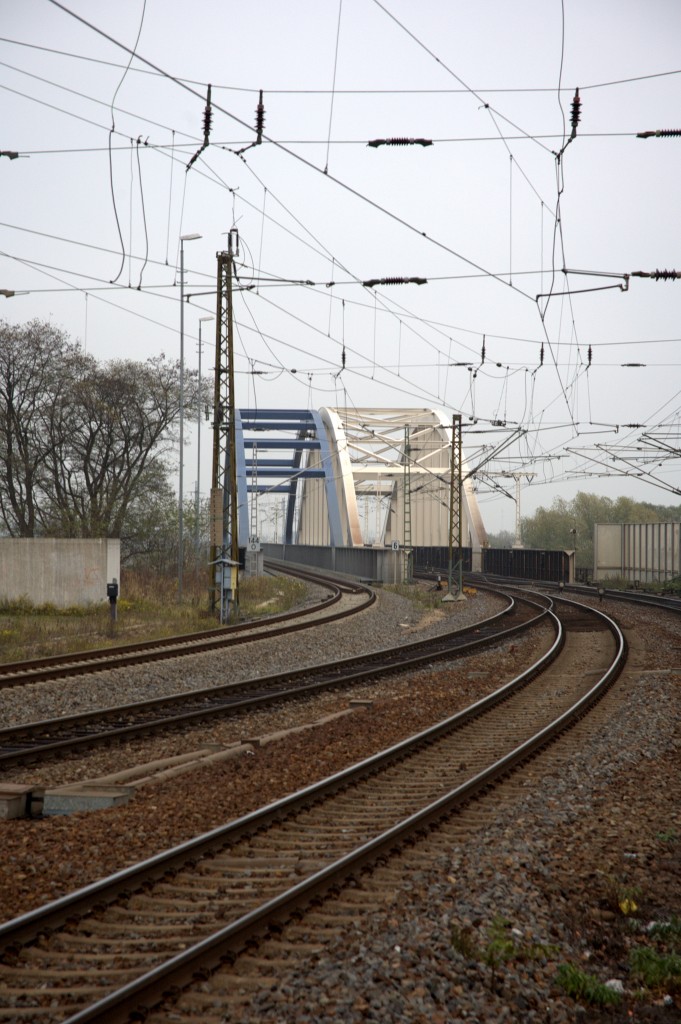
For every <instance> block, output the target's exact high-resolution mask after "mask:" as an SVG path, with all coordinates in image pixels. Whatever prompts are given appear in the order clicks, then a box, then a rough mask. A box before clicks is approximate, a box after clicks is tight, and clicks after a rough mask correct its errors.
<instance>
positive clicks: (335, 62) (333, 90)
mask: <svg viewBox="0 0 681 1024" xmlns="http://www.w3.org/2000/svg"><path fill="white" fill-rule="evenodd" d="M342 12H343V0H338V26H337V28H336V51H335V54H334V58H333V82H332V85H331V107H330V110H329V132H328V139H327V142H326V163H325V165H324V174H328V173H329V150H330V148H331V124H332V121H333V101H334V99H335V93H336V71H337V69H338V44H339V42H340V27H341V14H342Z"/></svg>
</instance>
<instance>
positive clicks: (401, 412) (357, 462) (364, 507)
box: [235, 408, 487, 568]
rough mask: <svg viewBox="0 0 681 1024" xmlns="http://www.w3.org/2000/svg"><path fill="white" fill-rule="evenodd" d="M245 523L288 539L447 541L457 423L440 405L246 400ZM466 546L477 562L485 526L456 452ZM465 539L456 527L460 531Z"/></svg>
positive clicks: (240, 480)
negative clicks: (288, 405)
mask: <svg viewBox="0 0 681 1024" xmlns="http://www.w3.org/2000/svg"><path fill="white" fill-rule="evenodd" d="M235 426H236V470H237V500H238V515H239V522H238V530H239V537H240V538H241V539H242V543H243V542H244V541H245V538H246V537H253V536H254V535H261V534H263V535H264V534H269V535H270V537H271V536H272V535H273V536H274V540H275V542H276V541H277V540H279V541H281V542H282V543H284V544H303V545H328V546H330V547H333V548H340V547H366V546H368V545H369V546H376V547H385V546H391V545H393V544H394V543H395V542H397V543H399V545H400V547H402V546H404V547H407V548H409V547H416V546H427V547H444V546H447V545H448V544H449V532H450V505H451V496H452V495H453V496H454V502H455V504H456V505H457V506H458V496H459V487H458V475H459V474H458V472H456V473H455V486H454V487H453V488H452V487H451V486H450V479H451V475H452V468H453V465H454V459H453V458H452V448H453V426H452V422H451V420H448V419H447V418H446V417H445V416H444V414H443V413H441V412H440V411H438V410H437V409H424V408H419V409H338V408H336V409H332V408H322V409H319V410H318V411H314V410H307V409H305V410H300V409H240V410H238V411H237V412H236V416H235ZM459 458H460V466H461V478H462V486H461V503H460V508H459V507H456V508H455V509H454V514H455V521H457V522H458V518H457V516H459V515H460V518H461V546H462V547H470V548H471V549H472V558H473V567H474V568H475V564H476V563H478V564H479V561H480V549H481V547H482V546H483V545H484V544H485V542H486V539H487V535H486V532H485V527H484V525H483V522H482V517H481V515H480V511H479V509H478V504H477V500H476V497H475V494H474V492H473V487H472V483H471V481H470V479H468V478H467V468H466V465H465V460H464V459H463V457H462V453H461V452H460V451H459ZM454 544H458V529H457V531H456V533H455V536H454Z"/></svg>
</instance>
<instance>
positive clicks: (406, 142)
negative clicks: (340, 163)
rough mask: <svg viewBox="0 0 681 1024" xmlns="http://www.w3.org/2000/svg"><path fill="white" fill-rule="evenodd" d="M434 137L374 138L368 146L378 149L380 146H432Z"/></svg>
mask: <svg viewBox="0 0 681 1024" xmlns="http://www.w3.org/2000/svg"><path fill="white" fill-rule="evenodd" d="M432 145H433V140H432V139H407V138H392V139H372V140H371V142H367V146H373V148H374V149H377V148H378V147H379V146H432Z"/></svg>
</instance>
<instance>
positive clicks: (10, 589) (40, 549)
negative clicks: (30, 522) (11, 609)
mask: <svg viewBox="0 0 681 1024" xmlns="http://www.w3.org/2000/svg"><path fill="white" fill-rule="evenodd" d="M120 576H121V542H120V540H112V539H102V540H98V539H95V540H61V539H58V538H53V537H40V538H38V537H36V538H33V537H31V538H23V537H21V538H18V537H3V538H2V539H0V600H3V601H18V600H20V599H22V598H27V599H28V600H29V601H31V603H32V604H36V605H40V604H54V605H56V606H57V607H58V608H67V607H69V606H71V605H84V604H93V603H95V604H99V603H100V602H102V601H106V600H107V596H106V585H107V583H110V582H111V581H112V580H113V579H114V578H115V579H117V580H119V582H120ZM119 593H120V591H119Z"/></svg>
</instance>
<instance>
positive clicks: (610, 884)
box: [603, 875, 641, 917]
mask: <svg viewBox="0 0 681 1024" xmlns="http://www.w3.org/2000/svg"><path fill="white" fill-rule="evenodd" d="M603 877H604V880H605V899H606V901H607V903H608V906H609V907H610V909H611V910H614V911H615V912H617V911H619V912H620V914H624V916H625V917H628V916H629V914H634V913H635V912H636V911H637V910H638V903H637V902H636V900H638V899H640V898H641V890H640V889H639V888H638V886H635V885H628V884H627V883H626V882H625V881H623V880H622V879H621V878H616V877H615V876H614V875H604V876H603Z"/></svg>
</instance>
